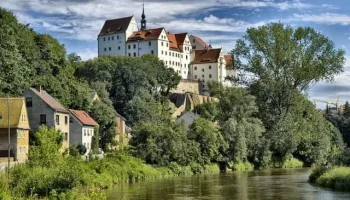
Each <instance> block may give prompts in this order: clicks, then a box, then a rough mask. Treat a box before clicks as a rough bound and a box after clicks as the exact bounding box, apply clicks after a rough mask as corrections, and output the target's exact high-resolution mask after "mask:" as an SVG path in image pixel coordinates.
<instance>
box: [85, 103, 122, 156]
mask: <svg viewBox="0 0 350 200" xmlns="http://www.w3.org/2000/svg"><path fill="white" fill-rule="evenodd" d="M89 114H90V115H91V117H92V118H93V119H95V120H96V122H97V123H98V124H99V136H100V144H101V145H100V146H101V148H102V149H104V150H107V149H108V148H109V147H110V146H113V145H115V140H114V139H115V126H116V122H115V119H116V112H115V110H114V109H113V107H112V106H111V105H108V104H106V103H104V102H96V103H95V104H94V105H93V106H92V108H91V111H90V113H89Z"/></svg>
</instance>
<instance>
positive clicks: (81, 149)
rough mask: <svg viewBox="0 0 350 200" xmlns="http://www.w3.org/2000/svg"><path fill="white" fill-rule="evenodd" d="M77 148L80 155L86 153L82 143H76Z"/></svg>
mask: <svg viewBox="0 0 350 200" xmlns="http://www.w3.org/2000/svg"><path fill="white" fill-rule="evenodd" d="M77 150H78V152H79V154H80V155H85V153H86V147H85V146H84V145H83V144H78V146H77Z"/></svg>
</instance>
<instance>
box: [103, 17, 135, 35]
mask: <svg viewBox="0 0 350 200" xmlns="http://www.w3.org/2000/svg"><path fill="white" fill-rule="evenodd" d="M132 18H133V16H130V17H124V18H119V19H110V20H106V21H105V23H104V25H103V27H102V29H101V31H100V34H99V35H98V36H103V35H110V34H117V33H123V32H125V31H126V29H128V26H129V24H130V21H131V19H132Z"/></svg>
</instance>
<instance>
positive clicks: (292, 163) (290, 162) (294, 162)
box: [272, 157, 304, 168]
mask: <svg viewBox="0 0 350 200" xmlns="http://www.w3.org/2000/svg"><path fill="white" fill-rule="evenodd" d="M303 165H304V163H303V162H302V161H300V160H298V159H296V158H293V157H292V158H288V159H287V160H285V161H284V162H274V163H273V164H272V167H273V168H302V167H303Z"/></svg>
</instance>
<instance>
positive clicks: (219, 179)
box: [107, 169, 350, 200]
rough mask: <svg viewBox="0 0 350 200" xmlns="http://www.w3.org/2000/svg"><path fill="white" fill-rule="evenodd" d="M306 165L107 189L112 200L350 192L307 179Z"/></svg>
mask: <svg viewBox="0 0 350 200" xmlns="http://www.w3.org/2000/svg"><path fill="white" fill-rule="evenodd" d="M309 174H310V172H309V170H308V169H278V170H263V171H253V172H244V173H227V174H210V175H194V176H187V177H175V178H165V179H158V180H151V181H144V182H138V183H132V184H120V185H117V186H115V187H113V188H111V189H109V190H108V191H107V196H108V199H116V200H153V199H154V200H194V199H208V200H209V199H210V200H219V199H220V200H221V199H227V200H236V199H237V200H248V199H249V200H255V199H259V200H265V199H273V200H294V199H298V200H299V199H300V200H328V199H350V193H342V192H335V191H332V190H328V189H324V188H319V187H316V186H313V185H311V184H309V183H308V182H307V180H308V176H309Z"/></svg>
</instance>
